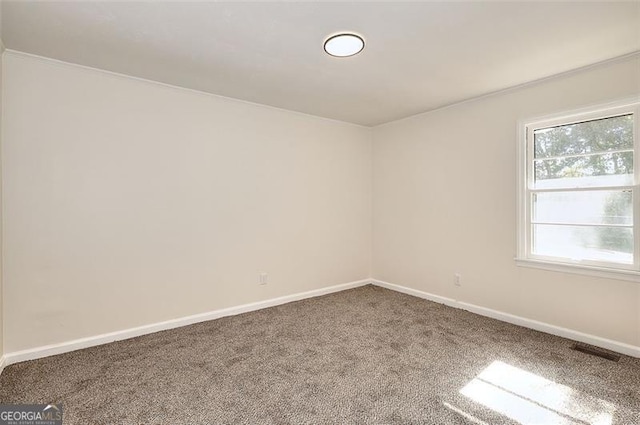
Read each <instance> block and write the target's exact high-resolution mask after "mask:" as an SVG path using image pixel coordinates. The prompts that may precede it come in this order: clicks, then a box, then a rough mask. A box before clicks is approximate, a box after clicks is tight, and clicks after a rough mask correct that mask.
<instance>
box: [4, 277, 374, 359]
mask: <svg viewBox="0 0 640 425" xmlns="http://www.w3.org/2000/svg"><path fill="white" fill-rule="evenodd" d="M370 283H371V279H363V280H358V281H355V282H349V283H344V284H341V285H335V286H329V287H326V288H321V289H314V290H312V291H307V292H301V293H298V294H293V295H286V296H283V297H278V298H272V299H269V300H265V301H258V302H254V303H250V304H243V305H239V306H235V307H228V308H223V309H220V310H214V311H210V312H207V313H201V314H195V315H193V316H187V317H181V318H178V319H172V320H167V321H164V322H159V323H152V324H149V325H143V326H139V327H136V328H130V329H124V330H120V331H115V332H110V333H106V334H102V335H96V336H90V337H87V338H80V339H75V340H72V341H65V342H61V343H57V344H51V345H45V346H42V347H35V348H30V349H27V350H22V351H14V352H12V353H5V355H4V361H5V362H6V365H7V366H8V365H11V364H14V363H18V362H24V361H27V360H35V359H39V358H42V357H48V356H54V355H56V354H62V353H68V352H70V351H75V350H80V349H83V348H89V347H94V346H96V345H102V344H108V343H110V342H114V341H121V340H123V339H129V338H135V337H137V336H141V335H147V334H151V333H154V332H159V331H164V330H168V329H174V328H180V327H182V326H187V325H192V324H194V323H200V322H206V321H208V320H214V319H219V318H221V317H226V316H235V315H236V314H242V313H248V312H250V311H255V310H261V309H263V308H268V307H274V306H277V305H282V304H286V303H290V302H293V301H299V300H303V299H306V298H313V297H318V296H321V295H326V294H331V293H334V292H340V291H344V290H346V289H351V288H357V287H359V286H364V285H368V284H370Z"/></svg>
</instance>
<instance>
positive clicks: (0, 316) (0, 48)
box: [0, 1, 4, 372]
mask: <svg viewBox="0 0 640 425" xmlns="http://www.w3.org/2000/svg"><path fill="white" fill-rule="evenodd" d="M0 34H2V1H0ZM3 57H4V43H2V39H0V372H2V355H3V354H4V312H3V301H2V292H3V288H2V211H3V208H2V161H1V157H2V63H3Z"/></svg>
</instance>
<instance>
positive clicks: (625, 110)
mask: <svg viewBox="0 0 640 425" xmlns="http://www.w3.org/2000/svg"><path fill="white" fill-rule="evenodd" d="M627 114H633V116H634V124H633V125H634V129H633V138H634V141H633V143H634V149H633V151H634V155H635V153H638V152H640V136H639V135H638V127H639V125H638V122H639V121H638V120H640V96H637V95H634V96H631V97H627V98H623V99H619V100H617V101H613V102H608V103H601V104H597V105H591V106H586V107H582V108H579V109H573V110H570V111H564V112H560V113H554V114H550V115H545V116H538V117H531V118H529V119H520V120H518V127H517V138H516V139H517V142H518V145H517V173H518V175H517V176H516V180H517V201H518V209H517V210H518V211H517V214H518V217H517V226H518V228H517V232H516V235H517V240H516V247H517V252H516V258H515V260H516V265H518V266H525V267H535V268H542V269H545V270H550V271H558V272H565V273H577V274H583V275H590V276H597V277H606V278H610V279H618V280H629V281H633V282H640V237H639V236H638V235H637V233H638V232H634V256H633V264H630V265H626V264H618V263H614V262H607V261H595V260H580V261H572V260H571V259H569V258H563V257H546V256H542V255H535V254H534V253H533V252H532V251H531V245H532V243H531V228H532V224H533V221H532V217H531V194H532V193H544V192H557V191H562V192H577V191H599V190H603V189H604V190H607V189H616V190H624V189H631V190H632V193H633V200H634V207H633V210H634V214H633V217H634V223H633V227H632V228H633V229H640V199H639V198H640V193H639V189H638V184H639V180H638V179H640V164H639V163H638V162H639V161H634V180H635V181H634V182H633V186H628V185H619V186H611V187H603V188H600V187H581V188H572V187H566V188H537V189H535V188H534V187H533V174H534V173H533V163H534V162H535V158H534V154H533V151H534V148H533V132H534V130H536V129H538V128H546V127H551V126H556V125H564V124H571V123H575V122H582V121H589V120H594V119H601V118H607V117H615V116H620V115H627ZM636 156H637V155H636ZM542 159H545V158H542ZM563 225H566V226H571V225H572V224H569V223H567V224H563Z"/></svg>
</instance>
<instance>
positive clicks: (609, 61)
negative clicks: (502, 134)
mask: <svg viewBox="0 0 640 425" xmlns="http://www.w3.org/2000/svg"><path fill="white" fill-rule="evenodd" d="M639 56H640V50H635V51H633V52H629V53H625V54H624V55H621V56H617V57H614V58H611V59H605V60H603V61H601V62H596V63H592V64H590V65H585V66H582V67H580V68H574V69H570V70H568V71H564V72H560V73H558V74H553V75H549V76H548V77H542V78H539V79H537V80H533V81H529V82H526V83H522V84H516V85H515V86H511V87H506V88H504V89H500V90H495V91H492V92H489V93H485V94H481V95H478V96H475V97H470V98H467V99H463V100H460V101H456V102H452V103H447V104H444V105H441V106H438V107H435V108H433V109H429V110H427V111H424V112H418V113H417V114H413V115H409V116H406V117H403V118H398V119H395V120H391V121H387V122H383V123H380V124H376V125H374V126H372V127H380V126H383V125H388V124H395V123H397V122H400V121H405V120H410V119H414V118H418V117H422V116H425V115H429V114H433V113H435V112H440V111H443V110H445V109H450V108H453V107H456V106H459V105H464V104H467V103H472V102H476V101H479V100H482V99H486V98H491V97H495V96H499V95H502V94H509V93H512V92H515V91H518V90H520V89H525V88H529V87H535V86H537V85H540V84H543V83H546V82H548V81H553V80H555V79H560V78H566V77H571V76H572V75H575V74H579V73H581V72H586V71H590V70H592V69H597V68H600V67H604V66H608V65H612V64H617V63H621V62H625V61H627V60H630V59H635V58H636V57H639Z"/></svg>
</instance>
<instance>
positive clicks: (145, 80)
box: [4, 49, 372, 129]
mask: <svg viewBox="0 0 640 425" xmlns="http://www.w3.org/2000/svg"><path fill="white" fill-rule="evenodd" d="M4 51H5V52H7V53H9V54H14V55H16V56H26V57H29V58H33V59H38V60H40V61H43V62H54V63H56V64H59V65H65V66H70V67H76V68H81V69H84V70H88V71H93V72H99V73H102V74H108V75H111V76H114V77H118V78H124V79H130V80H137V81H141V82H143V83H147V84H152V85H157V86H163V87H167V88H170V89H174V90H179V91H187V92H192V93H196V94H199V95H204V96H209V97H217V98H218V99H225V100H229V101H232V102H239V103H244V104H246V105H251V106H257V107H261V108H267V109H273V110H275V111H280V112H289V113H292V114H296V115H302V116H305V117H308V118H315V119H318V120H321V121H330V122H334V123H338V124H344V125H348V126H355V127H360V128H367V129H371V128H372V126H370V125H364V124H358V123H355V122H350V121H343V120H339V119H337V118H329V117H323V116H321V115H313V114H309V113H307V112H301V111H296V110H293V109H285V108H280V107H278V106H272V105H268V104H266V103H258V102H252V101H250V100H244V99H240V98H237V97H229V96H224V95H221V94H217V93H213V92H208V91H204V90H198V89H192V88H189V87H183V86H177V85H175V84H170V83H163V82H162V81H157V80H150V79H148V78H144V77H136V76H135V75H129V74H122V73H120V72H115V71H109V70H107V69H102V68H94V67H93V66H89V65H81V64H79V63H73V62H67V61H63V60H60V59H54V58H50V57H47V56H41V55H36V54H35V53H27V52H22V51H20V50H14V49H5V50H4Z"/></svg>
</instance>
